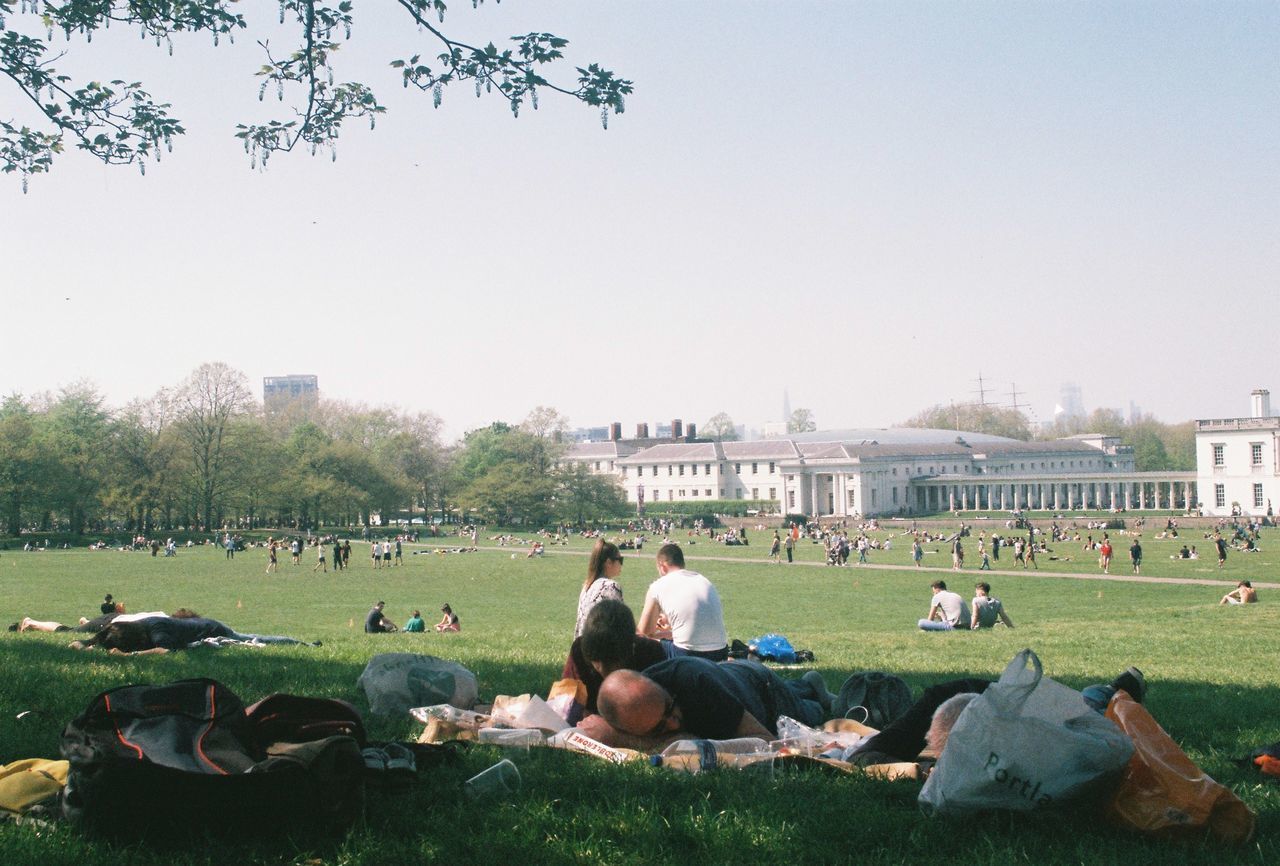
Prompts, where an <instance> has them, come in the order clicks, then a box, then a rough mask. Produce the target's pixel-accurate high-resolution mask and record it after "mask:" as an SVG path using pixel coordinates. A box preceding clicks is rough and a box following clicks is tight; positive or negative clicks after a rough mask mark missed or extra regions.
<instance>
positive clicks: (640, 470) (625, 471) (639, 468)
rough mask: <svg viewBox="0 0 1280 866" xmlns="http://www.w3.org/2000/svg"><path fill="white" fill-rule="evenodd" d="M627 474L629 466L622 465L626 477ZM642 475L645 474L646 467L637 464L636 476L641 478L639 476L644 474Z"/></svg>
mask: <svg viewBox="0 0 1280 866" xmlns="http://www.w3.org/2000/svg"><path fill="white" fill-rule="evenodd" d="M626 475H627V467H625V466H623V467H622V476H623V477H624V478H625V477H626ZM642 475H644V467H643V466H637V467H636V477H637V478H639V477H640V476H642Z"/></svg>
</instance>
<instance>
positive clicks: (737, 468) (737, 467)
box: [733, 463, 742, 475]
mask: <svg viewBox="0 0 1280 866" xmlns="http://www.w3.org/2000/svg"><path fill="white" fill-rule="evenodd" d="M733 471H734V472H736V473H738V474H739V475H741V474H742V464H741V463H735V464H733Z"/></svg>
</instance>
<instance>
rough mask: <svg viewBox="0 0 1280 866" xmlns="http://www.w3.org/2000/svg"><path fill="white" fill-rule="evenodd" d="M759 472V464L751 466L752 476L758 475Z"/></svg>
mask: <svg viewBox="0 0 1280 866" xmlns="http://www.w3.org/2000/svg"><path fill="white" fill-rule="evenodd" d="M759 472H760V464H759V463H752V464H751V474H752V475H756V474H757V473H759Z"/></svg>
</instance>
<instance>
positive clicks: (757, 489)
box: [751, 487, 760, 499]
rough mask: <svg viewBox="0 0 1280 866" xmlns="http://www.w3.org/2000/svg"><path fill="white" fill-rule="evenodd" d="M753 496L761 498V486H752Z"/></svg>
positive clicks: (753, 497)
mask: <svg viewBox="0 0 1280 866" xmlns="http://www.w3.org/2000/svg"><path fill="white" fill-rule="evenodd" d="M751 498H752V499H759V498H760V488H759V487H752V488H751Z"/></svg>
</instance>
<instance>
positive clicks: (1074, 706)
mask: <svg viewBox="0 0 1280 866" xmlns="http://www.w3.org/2000/svg"><path fill="white" fill-rule="evenodd" d="M1132 754H1133V743H1132V742H1131V741H1130V740H1129V738H1128V737H1127V736H1126V735H1125V734H1124V732H1123V731H1121V730H1120V729H1119V728H1118V727H1117V726H1116V725H1115V724H1114V723H1113V722H1112V721H1111V720H1110V719H1106V718H1104V717H1103V716H1102V715H1100V714H1099V713H1097V712H1095V711H1094V710H1093V709H1091V708H1090V707H1089V705H1088V704H1086V703H1085V702H1084V698H1083V697H1082V696H1081V694H1080V693H1079V692H1077V691H1075V690H1074V689H1069V688H1067V687H1066V686H1064V685H1062V684H1060V683H1056V682H1054V681H1053V680H1051V679H1049V678H1047V677H1045V676H1043V671H1042V669H1041V667H1040V659H1038V658H1036V654H1035V653H1033V652H1032V651H1031V650H1029V649H1025V650H1023V651H1022V652H1020V653H1018V654H1017V655H1016V656H1014V659H1013V661H1011V662H1010V663H1009V666H1008V667H1007V668H1005V671H1004V673H1003V674H1002V675H1001V677H1000V681H999V682H997V683H994V684H992V685H991V686H990V687H989V688H988V689H987V690H986V691H985V692H983V693H982V694H981V695H979V696H978V697H977V698H975V699H974V700H973V701H972V702H970V704H969V706H967V707H965V709H964V712H962V713H961V714H960V718H959V719H958V720H956V724H955V727H954V728H952V729H951V735H950V736H949V737H948V739H947V744H946V747H945V748H943V750H942V754H941V755H939V756H938V765H937V766H936V767H935V768H934V770H933V773H932V774H930V776H929V779H928V781H927V782H925V785H924V788H923V789H922V790H921V791H920V800H919V802H920V808H921V810H922V811H923V812H924V813H925V814H926V815H934V814H939V815H958V814H966V813H969V812H974V811H978V810H985V809H1007V810H1010V811H1022V812H1029V811H1033V810H1035V809H1041V808H1045V807H1052V806H1053V805H1055V804H1056V803H1060V802H1063V801H1066V800H1073V799H1078V798H1081V797H1084V796H1087V795H1088V794H1090V793H1091V792H1093V791H1094V790H1095V789H1098V788H1101V789H1102V790H1103V791H1105V790H1106V788H1107V786H1108V783H1109V782H1111V781H1115V780H1118V779H1119V774H1120V772H1121V771H1122V770H1123V769H1124V767H1125V765H1126V764H1127V763H1128V762H1129V758H1130V756H1132Z"/></svg>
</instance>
